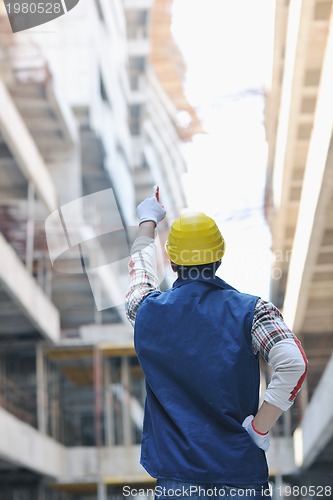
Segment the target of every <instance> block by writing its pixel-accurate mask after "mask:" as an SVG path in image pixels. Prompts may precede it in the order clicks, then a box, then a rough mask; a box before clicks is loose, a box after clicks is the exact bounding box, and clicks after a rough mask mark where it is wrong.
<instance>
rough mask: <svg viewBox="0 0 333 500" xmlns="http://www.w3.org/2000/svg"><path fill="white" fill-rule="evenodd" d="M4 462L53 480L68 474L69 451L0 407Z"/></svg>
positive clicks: (0, 455) (1, 443)
mask: <svg viewBox="0 0 333 500" xmlns="http://www.w3.org/2000/svg"><path fill="white" fill-rule="evenodd" d="M0 428H1V439H0V457H1V459H2V460H4V461H6V462H9V463H11V464H14V465H16V466H18V467H24V468H27V469H29V470H32V471H34V472H37V473H38V474H43V475H45V476H50V477H53V478H57V477H61V476H62V475H63V474H64V471H65V468H64V467H65V465H66V448H65V447H64V446H62V445H61V444H59V443H57V442H56V441H54V440H53V439H51V438H50V437H48V436H45V435H43V434H41V433H40V432H38V431H37V430H36V429H34V428H33V427H31V426H30V425H28V424H26V423H24V422H21V421H20V420H19V419H18V418H16V417H14V416H13V415H11V414H10V413H8V412H7V411H6V410H4V409H3V408H1V407H0Z"/></svg>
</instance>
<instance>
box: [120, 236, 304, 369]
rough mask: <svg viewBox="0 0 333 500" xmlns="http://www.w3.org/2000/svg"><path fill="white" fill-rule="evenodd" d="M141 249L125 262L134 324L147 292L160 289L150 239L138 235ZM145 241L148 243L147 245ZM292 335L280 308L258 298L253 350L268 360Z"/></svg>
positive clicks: (128, 311) (128, 303)
mask: <svg viewBox="0 0 333 500" xmlns="http://www.w3.org/2000/svg"><path fill="white" fill-rule="evenodd" d="M140 243H141V245H142V247H143V249H138V251H134V252H133V253H132V255H131V258H130V262H129V272H130V286H129V290H128V293H127V295H126V314H127V317H128V319H129V321H130V322H131V324H132V325H133V326H134V323H135V316H136V313H137V310H138V309H139V306H140V304H141V302H142V301H143V299H144V298H145V297H147V295H149V294H150V293H151V292H154V291H156V290H160V286H159V281H158V277H157V273H156V267H155V263H154V259H155V255H154V247H153V245H152V244H151V240H150V239H149V240H147V239H145V238H142V239H141V242H139V244H140ZM147 243H150V245H148V246H147ZM288 338H289V339H296V336H295V335H294V334H293V333H292V332H291V331H290V330H289V328H288V327H287V325H286V324H285V322H284V320H283V317H282V315H281V313H280V311H279V310H278V309H277V307H275V306H274V305H273V304H272V303H271V302H267V301H265V300H262V299H258V301H257V304H256V307H255V309H254V317H253V323H252V347H253V352H254V353H257V352H259V353H260V355H261V356H262V357H263V358H264V359H265V361H268V355H269V352H270V350H271V348H272V347H273V346H274V345H275V344H276V343H277V342H279V341H280V340H282V339H288Z"/></svg>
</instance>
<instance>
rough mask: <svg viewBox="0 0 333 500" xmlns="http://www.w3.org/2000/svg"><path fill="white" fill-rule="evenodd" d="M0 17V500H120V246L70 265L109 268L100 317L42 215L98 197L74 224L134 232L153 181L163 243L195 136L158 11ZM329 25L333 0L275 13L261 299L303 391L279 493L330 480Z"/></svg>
mask: <svg viewBox="0 0 333 500" xmlns="http://www.w3.org/2000/svg"><path fill="white" fill-rule="evenodd" d="M1 8H2V10H0V13H1V15H0V255H1V259H0V429H1V438H0V500H71V499H72V498H79V499H90V498H98V499H99V500H105V499H106V498H113V497H119V498H122V494H121V491H122V486H123V485H130V486H132V487H135V488H138V487H146V486H153V485H154V481H153V480H152V478H150V477H149V476H148V475H147V474H146V473H145V471H144V470H143V469H142V467H141V466H140V465H139V452H140V440H141V430H142V416H143V404H144V398H145V393H144V381H143V377H142V373H141V370H140V367H139V365H138V362H137V360H136V357H135V353H134V347H133V339H132V337H133V333H132V328H131V326H130V325H129V323H128V322H127V320H126V318H125V316H124V308H123V305H122V303H121V302H122V297H123V293H124V289H126V285H127V282H128V278H127V257H128V255H129V247H128V245H127V246H126V245H125V250H124V248H121V250H120V251H119V254H117V253H116V255H115V254H114V253H112V252H113V250H114V248H113V247H114V242H115V240H112V239H110V240H108V239H107V238H106V239H105V240H100V239H98V238H91V241H90V243H91V244H90V245H89V247H88V248H87V249H86V254H85V255H84V260H86V261H87V262H88V263H90V262H93V263H94V262H95V263H96V264H95V265H96V267H97V268H98V263H99V262H100V261H101V262H105V258H106V257H105V255H104V253H105V252H106V253H107V256H110V255H111V258H112V259H113V262H112V264H113V265H112V267H111V268H108V269H105V268H104V269H103V271H102V272H101V273H100V275H99V276H98V277H97V278H98V280H99V281H98V290H99V293H100V295H101V296H102V297H104V298H105V300H110V301H111V302H112V303H114V304H115V306H114V307H109V308H100V310H98V309H97V308H96V304H95V300H94V296H93V294H92V286H91V280H90V279H89V276H88V275H87V274H86V273H85V272H83V270H82V268H81V267H80V265H79V266H78V263H79V264H80V262H81V260H80V258H81V257H82V254H81V256H80V254H79V253H78V246H79V245H76V244H74V243H73V242H72V241H71V237H72V234H71V233H69V234H67V235H66V234H65V235H64V234H59V233H56V234H55V235H54V237H55V238H56V239H58V240H59V241H60V242H62V245H63V247H64V253H63V254H61V255H60V257H59V261H58V265H59V268H60V269H61V272H59V271H57V270H55V269H54V268H53V267H52V265H51V260H50V256H49V252H48V246H47V241H46V234H45V220H46V219H47V218H48V216H49V215H50V214H54V213H55V214H58V216H59V220H60V219H62V221H63V218H64V213H65V212H64V210H62V207H68V206H70V205H69V204H70V203H71V202H75V201H76V200H78V199H84V197H87V196H89V195H93V194H94V193H97V192H99V191H102V190H106V189H112V191H113V194H114V198H115V204H114V211H112V212H110V210H108V207H105V209H104V210H103V207H100V206H98V207H97V208H98V210H97V209H96V210H94V209H93V208H94V207H91V206H90V207H89V210H90V213H87V209H86V207H85V206H82V211H80V210H79V213H78V214H76V215H77V220H78V221H81V220H82V221H84V225H85V230H87V225H89V224H90V223H91V228H90V229H91V231H94V230H96V227H97V228H100V227H102V228H103V227H113V228H114V232H115V233H117V232H118V231H119V230H122V229H123V228H124V227H125V228H131V227H133V226H135V225H136V217H135V207H136V204H137V203H138V202H139V201H141V200H142V199H143V198H144V197H145V196H147V195H150V194H151V190H152V186H153V185H154V184H156V183H157V184H159V185H160V190H161V194H162V202H163V203H164V204H165V206H167V207H168V218H169V219H168V220H167V221H166V222H165V226H164V228H163V227H162V231H161V233H162V234H161V237H162V238H163V231H164V230H166V229H167V228H168V224H169V222H168V221H172V220H173V219H174V218H175V217H176V216H177V215H178V213H179V212H180V211H181V210H182V209H183V208H184V207H186V198H185V194H184V190H183V186H182V183H181V182H180V178H181V176H182V174H183V173H184V172H185V171H186V165H185V161H184V158H183V156H182V141H190V140H191V138H192V136H193V134H196V133H200V132H202V129H201V125H200V122H199V120H198V118H197V116H196V113H195V110H194V109H193V108H192V107H191V105H190V104H189V102H188V101H187V99H186V97H185V96H184V94H183V87H182V82H183V79H184V71H185V67H184V62H183V60H182V57H181V54H180V52H179V50H178V48H177V46H176V45H175V43H174V41H173V39H172V36H171V30H170V20H171V8H172V0H155V1H154V0H81V1H80V3H79V5H78V6H77V7H76V8H75V9H73V10H72V11H71V12H70V13H69V14H67V15H66V16H64V17H61V18H59V19H58V20H56V21H53V22H52V24H51V23H50V24H48V25H45V27H43V28H42V27H40V28H39V29H33V30H29V31H26V32H21V33H17V34H15V35H13V34H12V32H11V29H10V26H9V23H8V19H7V16H6V14H5V11H4V8H3V4H2V3H0V9H1ZM331 16H332V2H331V1H319V0H317V1H314V0H307V1H306V2H301V1H295V0H294V1H293V0H292V1H291V2H290V3H289V2H288V1H285V0H277V2H276V20H275V42H274V61H273V74H272V86H271V89H270V92H269V94H268V95H267V100H266V117H265V120H266V130H267V140H268V146H269V154H268V174H267V189H266V215H267V219H268V221H269V224H270V227H271V230H272V236H273V255H274V257H275V262H274V264H273V266H274V269H278V270H279V272H280V271H281V275H280V273H279V275H278V276H273V279H272V297H271V298H272V301H273V302H275V303H276V304H277V305H278V306H279V307H281V308H282V309H283V311H284V314H285V317H286V320H287V322H288V323H289V325H290V327H291V328H292V329H293V330H294V331H295V333H296V334H297V335H299V337H300V338H301V340H302V342H303V344H304V346H305V350H306V352H307V354H308V357H309V361H310V370H309V376H308V382H307V387H306V388H305V389H304V390H303V391H302V393H301V396H299V397H298V399H297V402H296V404H295V405H294V407H293V408H292V410H291V411H290V412H288V413H287V414H285V415H284V417H283V418H282V419H281V421H280V422H279V424H278V425H277V426H276V428H275V429H274V431H273V439H272V446H271V449H270V452H269V456H268V458H269V464H270V470H271V475H272V480H273V481H275V483H276V485H278V486H279V485H280V486H281V490H280V491H282V490H283V488H284V486H285V485H286V484H291V485H293V484H295V485H297V484H299V485H315V486H316V485H318V486H320V485H323V486H325V485H333V484H332V483H333V478H332V469H333V467H332V465H333V407H332V401H333V400H332V397H331V394H330V393H331V392H332V389H331V386H332V380H333V360H332V357H331V355H332V348H333V308H332V302H333V300H332V299H333V257H332V256H333V207H332V203H333V195H332V194H333V164H332V162H333V159H332V158H331V155H332V152H331V148H330V143H331V137H332V120H333V109H331V108H332V106H333V99H332V98H331V91H332V90H331V89H332V88H333V85H332V84H333V82H331V79H332V78H333V77H332V75H333V52H332V51H333V41H332V33H331V31H332V30H331V26H332V21H331V19H332V17H331ZM95 208H96V207H95ZM87 221H88V222H87ZM75 230H76V231H79V230H78V229H77V228H75ZM120 232H121V231H120ZM129 232H130V233H131V231H129ZM89 234H93V233H91V232H90V233H89ZM76 236H77V234H76ZM120 237H121V236H120ZM131 237H132V236H131V234H126V238H127V239H129V240H131ZM78 241H79V242H80V240H78ZM116 241H117V240H116ZM126 241H127V240H126ZM76 243H77V241H76ZM127 243H128V241H127ZM120 246H122V245H120ZM68 250H70V251H68ZM99 259H100V260H99ZM168 279H169V278H168V276H167V277H166V280H165V281H166V284H167V283H168ZM265 375H266V380H267V379H268V378H269V373H266V374H265V373H264V372H263V377H262V379H263V384H262V385H263V388H264V387H265V383H266V382H265ZM276 491H277V490H276ZM289 496H290V495H289ZM277 498H278V497H277ZM279 498H281V496H279Z"/></svg>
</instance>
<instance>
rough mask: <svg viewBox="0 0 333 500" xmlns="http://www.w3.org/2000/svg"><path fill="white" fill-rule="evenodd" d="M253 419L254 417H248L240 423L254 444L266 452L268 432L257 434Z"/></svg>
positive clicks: (268, 441) (268, 440)
mask: <svg viewBox="0 0 333 500" xmlns="http://www.w3.org/2000/svg"><path fill="white" fill-rule="evenodd" d="M253 419H254V416H253V415H249V416H248V417H246V419H245V420H244V422H243V423H242V426H243V427H244V429H245V430H246V431H247V432H248V433H249V435H250V436H251V438H252V439H253V441H254V442H255V444H256V445H257V446H258V447H259V448H261V449H262V450H264V451H266V452H267V451H268V448H269V445H270V438H269V432H266V434H261V433H259V432H258V431H257V430H256V429H255V427H254V425H253Z"/></svg>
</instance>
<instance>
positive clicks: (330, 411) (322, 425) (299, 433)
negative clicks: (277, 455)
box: [294, 355, 333, 469]
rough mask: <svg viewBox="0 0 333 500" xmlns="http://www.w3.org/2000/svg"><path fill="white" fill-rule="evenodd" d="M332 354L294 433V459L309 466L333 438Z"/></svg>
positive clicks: (306, 466)
mask: <svg viewBox="0 0 333 500" xmlns="http://www.w3.org/2000/svg"><path fill="white" fill-rule="evenodd" d="M332 392H333V355H332V356H331V359H330V361H329V362H328V365H327V367H326V370H325V372H324V374H323V375H322V377H321V379H320V381H319V384H318V386H317V388H316V390H315V392H314V394H313V396H312V399H311V401H310V403H309V405H308V406H307V408H306V410H305V413H304V416H303V419H302V422H301V425H300V427H298V428H297V429H296V431H295V433H294V444H295V461H296V465H297V466H298V467H301V468H303V469H307V468H308V467H310V466H311V465H312V464H313V463H314V462H315V461H316V460H317V458H319V457H320V454H321V453H322V451H323V450H324V448H325V447H326V445H327V444H328V443H329V442H330V441H331V440H332V438H333V398H332Z"/></svg>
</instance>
